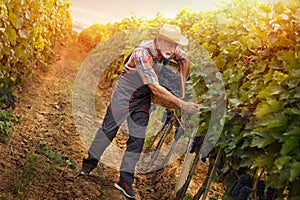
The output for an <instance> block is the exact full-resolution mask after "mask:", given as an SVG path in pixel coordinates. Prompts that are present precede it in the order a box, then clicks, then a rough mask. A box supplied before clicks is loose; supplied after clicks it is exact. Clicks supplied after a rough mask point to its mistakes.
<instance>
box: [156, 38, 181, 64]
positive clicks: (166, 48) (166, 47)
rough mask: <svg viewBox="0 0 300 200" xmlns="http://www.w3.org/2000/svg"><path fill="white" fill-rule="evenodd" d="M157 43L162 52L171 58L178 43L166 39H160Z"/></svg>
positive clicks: (167, 57) (164, 55)
mask: <svg viewBox="0 0 300 200" xmlns="http://www.w3.org/2000/svg"><path fill="white" fill-rule="evenodd" d="M157 43H158V45H157V48H158V49H159V50H160V52H161V54H162V55H163V57H165V58H166V59H169V58H170V57H171V56H172V55H173V53H174V52H175V49H176V47H177V45H178V44H176V43H172V42H169V41H166V40H164V39H158V40H157Z"/></svg>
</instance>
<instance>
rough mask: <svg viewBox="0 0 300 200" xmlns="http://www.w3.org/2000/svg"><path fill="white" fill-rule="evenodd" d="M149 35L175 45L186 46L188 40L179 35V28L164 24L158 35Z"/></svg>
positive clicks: (154, 33)
mask: <svg viewBox="0 0 300 200" xmlns="http://www.w3.org/2000/svg"><path fill="white" fill-rule="evenodd" d="M151 35H152V36H154V37H158V38H162V39H164V40H167V41H169V42H173V43H176V44H181V45H187V44H188V39H187V38H186V37H184V36H183V35H182V34H181V30H180V28H179V27H178V26H175V25H171V24H164V25H163V26H162V27H161V29H160V31H159V33H157V32H153V33H152V34H151Z"/></svg>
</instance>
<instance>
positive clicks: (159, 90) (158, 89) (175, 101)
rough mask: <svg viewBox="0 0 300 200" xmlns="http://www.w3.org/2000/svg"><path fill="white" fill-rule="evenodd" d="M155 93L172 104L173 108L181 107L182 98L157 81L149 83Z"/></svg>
mask: <svg viewBox="0 0 300 200" xmlns="http://www.w3.org/2000/svg"><path fill="white" fill-rule="evenodd" d="M148 87H149V88H150V90H151V92H152V94H153V95H155V96H157V97H159V98H161V99H163V100H165V101H167V102H169V103H171V104H172V108H181V104H182V100H181V99H179V98H177V97H176V96H174V95H173V94H172V93H171V92H169V91H168V90H167V89H166V88H164V87H162V86H161V85H159V84H156V83H150V84H148Z"/></svg>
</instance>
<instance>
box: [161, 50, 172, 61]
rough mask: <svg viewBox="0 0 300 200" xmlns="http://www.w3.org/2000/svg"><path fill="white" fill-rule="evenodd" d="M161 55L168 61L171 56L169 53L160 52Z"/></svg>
mask: <svg viewBox="0 0 300 200" xmlns="http://www.w3.org/2000/svg"><path fill="white" fill-rule="evenodd" d="M161 54H162V55H163V57H164V58H165V59H169V58H170V57H171V56H172V53H171V52H170V51H161Z"/></svg>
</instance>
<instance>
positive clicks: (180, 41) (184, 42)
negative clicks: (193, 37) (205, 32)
mask: <svg viewBox="0 0 300 200" xmlns="http://www.w3.org/2000/svg"><path fill="white" fill-rule="evenodd" d="M151 36H153V37H158V38H162V39H164V40H166V41H169V42H172V43H176V44H180V45H184V46H185V45H188V43H189V42H188V39H187V38H186V37H184V36H183V35H181V36H180V38H178V40H177V41H175V40H173V39H171V38H169V37H167V36H165V35H162V34H159V33H157V32H153V33H151Z"/></svg>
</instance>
